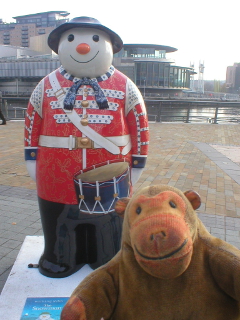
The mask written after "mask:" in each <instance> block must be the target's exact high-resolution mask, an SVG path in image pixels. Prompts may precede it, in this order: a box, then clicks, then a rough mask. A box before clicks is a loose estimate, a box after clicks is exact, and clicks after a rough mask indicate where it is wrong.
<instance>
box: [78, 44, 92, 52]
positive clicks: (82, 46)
mask: <svg viewBox="0 0 240 320" xmlns="http://www.w3.org/2000/svg"><path fill="white" fill-rule="evenodd" d="M76 51H77V52H78V53H80V54H87V53H88V52H89V51H90V46H89V45H88V44H87V43H80V44H79V45H78V46H77V48H76Z"/></svg>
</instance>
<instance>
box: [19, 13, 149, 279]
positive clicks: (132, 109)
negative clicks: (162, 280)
mask: <svg viewBox="0 0 240 320" xmlns="http://www.w3.org/2000/svg"><path fill="white" fill-rule="evenodd" d="M48 45H49V47H50V48H51V49H52V50H53V51H54V52H56V53H57V54H58V55H59V59H60V61H61V66H60V67H59V68H58V69H57V70H55V71H53V72H52V73H50V74H49V75H47V76H46V77H45V78H44V79H42V80H41V81H40V83H39V84H38V85H37V86H36V88H35V89H34V91H33V93H32V95H31V97H30V101H29V104H28V108H27V112H26V119H25V159H26V165H27V169H28V172H29V175H30V176H31V177H32V178H33V179H34V180H35V181H36V185H37V194H38V202H39V210H40V215H41V221H42V228H43V234H44V242H45V246H44V252H43V254H42V256H41V257H40V260H39V271H40V272H41V273H42V274H43V275H45V276H48V277H54V278H61V277H66V276H69V275H71V274H73V273H74V272H76V271H77V270H79V269H80V268H81V267H82V266H84V265H85V264H89V266H90V267H91V268H92V269H95V268H97V267H99V266H101V265H103V264H105V263H106V262H107V261H109V260H110V259H111V258H112V257H113V256H114V255H115V254H116V253H117V251H118V250H119V248H120V242H121V230H122V218H121V217H119V216H118V215H117V214H116V213H115V211H114V204H115V202H116V201H117V199H119V198H120V197H128V196H130V195H131V192H132V185H133V184H134V183H135V182H136V181H137V180H138V178H139V177H140V175H141V172H142V170H143V168H144V166H145V163H146V159H147V152H148V143H149V137H148V122H147V115H146V110H145V106H144V102H143V99H142V96H141V94H140V92H139V90H138V89H137V87H136V86H135V84H134V83H133V82H132V81H131V80H130V79H128V78H127V77H126V76H125V75H124V74H122V73H121V72H119V71H118V70H117V69H115V68H114V67H113V66H112V59H113V54H114V53H117V52H119V51H120V50H121V49H122V47H123V43H122V40H121V38H120V37H119V36H118V35H117V34H116V33H115V32H113V31H112V30H110V29H109V28H107V27H105V26H104V25H102V24H101V23H100V22H99V21H98V20H96V19H94V18H89V17H78V18H74V19H72V20H70V21H69V22H67V23H64V24H62V25H60V26H58V27H57V28H56V29H54V30H53V31H52V32H51V33H50V35H49V38H48Z"/></svg>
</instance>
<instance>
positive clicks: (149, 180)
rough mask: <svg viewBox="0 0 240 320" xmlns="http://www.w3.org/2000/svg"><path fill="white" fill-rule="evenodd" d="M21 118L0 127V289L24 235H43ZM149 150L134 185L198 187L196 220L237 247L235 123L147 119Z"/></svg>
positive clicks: (239, 206)
mask: <svg viewBox="0 0 240 320" xmlns="http://www.w3.org/2000/svg"><path fill="white" fill-rule="evenodd" d="M23 129H24V123H23V122H8V123H7V125H5V126H0V292H1V290H2V288H3V286H4V283H5V281H6V279H7V276H8V274H9V272H10V270H11V267H12V265H13V263H14V261H15V259H16V257H17V254H18V252H19V249H20V247H21V245H22V242H23V240H24V238H25V236H26V235H42V228H41V221H40V216H39V212H38V204H37V197H36V187H35V183H34V182H33V181H32V180H31V179H30V177H29V176H28V174H27V171H26V168H25V163H24V158H23ZM150 134H151V141H150V153H149V157H148V162H147V166H146V168H145V171H144V173H143V175H142V177H141V179H140V180H139V182H138V183H137V185H136V186H135V189H137V188H139V187H144V186H147V185H150V184H159V183H161V184H168V185H171V186H174V187H177V188H179V189H181V190H182V191H186V190H189V189H193V190H195V191H197V192H198V193H199V194H200V196H201V199H202V205H201V207H200V208H199V209H198V214H199V217H200V219H201V220H202V221H203V222H204V224H205V225H206V226H207V228H208V230H209V231H210V232H211V233H212V234H213V235H215V236H217V237H219V238H221V239H224V240H226V241H228V242H230V243H232V244H233V245H235V246H237V247H238V248H239V249H240V125H235V124H228V125H220V124H218V125H213V124H182V123H151V124H150Z"/></svg>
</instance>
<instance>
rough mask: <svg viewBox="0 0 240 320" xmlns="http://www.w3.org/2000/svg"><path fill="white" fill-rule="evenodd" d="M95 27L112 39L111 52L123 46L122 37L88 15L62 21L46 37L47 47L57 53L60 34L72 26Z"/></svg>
mask: <svg viewBox="0 0 240 320" xmlns="http://www.w3.org/2000/svg"><path fill="white" fill-rule="evenodd" d="M79 27H80V28H81V27H82V28H95V29H100V30H103V31H105V32H106V33H107V34H108V35H109V36H110V39H111V41H112V46H113V53H117V52H119V51H120V50H121V49H122V47H123V42H122V39H121V38H120V37H119V35H117V34H116V33H115V32H113V31H112V30H110V29H108V28H107V27H105V26H104V25H102V24H101V23H100V22H99V21H98V20H97V19H94V18H90V17H78V18H74V19H72V20H70V21H69V22H66V23H63V24H61V25H60V26H58V27H57V28H56V29H54V30H53V31H52V32H51V33H50V34H49V37H48V45H49V47H50V48H51V49H52V50H53V51H54V52H56V53H58V44H59V41H60V38H61V35H62V34H63V32H65V31H66V30H69V29H72V28H79Z"/></svg>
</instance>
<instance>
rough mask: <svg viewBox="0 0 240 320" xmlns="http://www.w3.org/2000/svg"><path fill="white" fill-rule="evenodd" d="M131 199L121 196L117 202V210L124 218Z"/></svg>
mask: <svg viewBox="0 0 240 320" xmlns="http://www.w3.org/2000/svg"><path fill="white" fill-rule="evenodd" d="M129 201H130V198H120V199H119V200H118V201H117V202H116V203H115V211H116V213H117V214H118V215H119V216H120V217H122V218H123V217H124V213H125V209H126V207H127V204H128V202H129Z"/></svg>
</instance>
